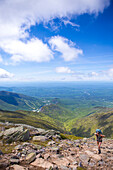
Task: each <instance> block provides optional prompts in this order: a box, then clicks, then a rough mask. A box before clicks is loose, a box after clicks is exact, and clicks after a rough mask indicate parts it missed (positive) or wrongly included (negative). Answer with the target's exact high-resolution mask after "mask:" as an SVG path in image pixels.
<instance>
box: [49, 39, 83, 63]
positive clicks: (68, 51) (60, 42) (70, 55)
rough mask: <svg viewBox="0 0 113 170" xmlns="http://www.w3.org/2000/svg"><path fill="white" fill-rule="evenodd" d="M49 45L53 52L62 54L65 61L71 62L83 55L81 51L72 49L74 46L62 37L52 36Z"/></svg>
mask: <svg viewBox="0 0 113 170" xmlns="http://www.w3.org/2000/svg"><path fill="white" fill-rule="evenodd" d="M49 44H50V45H51V48H52V49H53V50H55V51H58V52H60V53H61V54H62V55H61V57H62V58H64V60H65V61H72V60H74V59H76V58H77V57H78V56H79V55H80V54H83V51H82V50H81V49H78V48H76V47H74V45H75V44H74V43H73V42H72V41H69V40H68V39H66V38H64V37H60V36H54V37H52V38H51V39H50V40H49Z"/></svg>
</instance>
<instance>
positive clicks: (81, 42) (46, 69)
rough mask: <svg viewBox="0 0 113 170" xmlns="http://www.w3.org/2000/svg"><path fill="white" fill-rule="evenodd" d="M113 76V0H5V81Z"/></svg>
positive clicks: (0, 26) (0, 10) (0, 39)
mask: <svg viewBox="0 0 113 170" xmlns="http://www.w3.org/2000/svg"><path fill="white" fill-rule="evenodd" d="M44 81H63V82H65V81H69V82H71V81H74V82H75V81H113V1H112V0H111V1H110V0H55V1H53V0H32V1H31V0H0V84H1V85H2V83H3V82H44Z"/></svg>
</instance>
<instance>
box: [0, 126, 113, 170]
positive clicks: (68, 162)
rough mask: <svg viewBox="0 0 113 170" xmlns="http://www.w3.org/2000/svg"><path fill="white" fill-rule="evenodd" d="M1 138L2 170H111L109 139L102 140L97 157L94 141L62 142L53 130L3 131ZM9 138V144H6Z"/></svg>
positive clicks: (111, 142)
mask: <svg viewBox="0 0 113 170" xmlns="http://www.w3.org/2000/svg"><path fill="white" fill-rule="evenodd" d="M25 132H26V133H27V135H26V133H25ZM0 136H1V141H0V148H1V151H0V169H1V170H5V169H6V170H28V169H29V170H45V169H51V170H52V169H54V170H68V169H69V170H77V169H88V170H90V169H97V170H100V169H102V170H111V169H113V140H112V139H104V140H103V143H102V147H101V151H102V153H101V154H99V155H98V154H97V145H96V141H95V140H94V139H93V138H92V139H91V138H83V139H76V138H75V139H76V140H75V139H74V138H73V140H69V139H62V137H63V138H64V137H65V135H62V134H60V132H59V131H55V130H48V131H45V130H44V129H39V128H33V127H24V128H23V127H16V128H14V127H12V128H10V129H8V130H5V129H4V128H2V129H1V133H0ZM9 137H10V139H11V137H12V141H11V140H10V141H9V140H7V139H9ZM14 137H15V138H14Z"/></svg>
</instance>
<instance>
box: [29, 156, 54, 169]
mask: <svg viewBox="0 0 113 170" xmlns="http://www.w3.org/2000/svg"><path fill="white" fill-rule="evenodd" d="M31 165H33V166H36V167H42V168H45V169H49V168H50V167H53V164H52V163H50V162H49V161H45V160H44V159H42V158H37V159H36V160H35V161H34V162H33V163H31Z"/></svg>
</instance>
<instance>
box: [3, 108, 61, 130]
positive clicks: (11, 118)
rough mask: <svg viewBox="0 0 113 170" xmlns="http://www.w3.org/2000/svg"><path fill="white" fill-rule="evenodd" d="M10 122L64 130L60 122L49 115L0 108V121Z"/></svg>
mask: <svg viewBox="0 0 113 170" xmlns="http://www.w3.org/2000/svg"><path fill="white" fill-rule="evenodd" d="M6 121H7V122H10V123H19V124H26V125H31V126H34V127H38V128H44V129H54V130H59V131H61V132H63V131H64V127H63V125H62V123H60V122H59V121H57V120H54V119H52V118H51V117H49V116H47V115H45V114H43V113H37V112H31V111H3V110H0V122H6Z"/></svg>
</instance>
